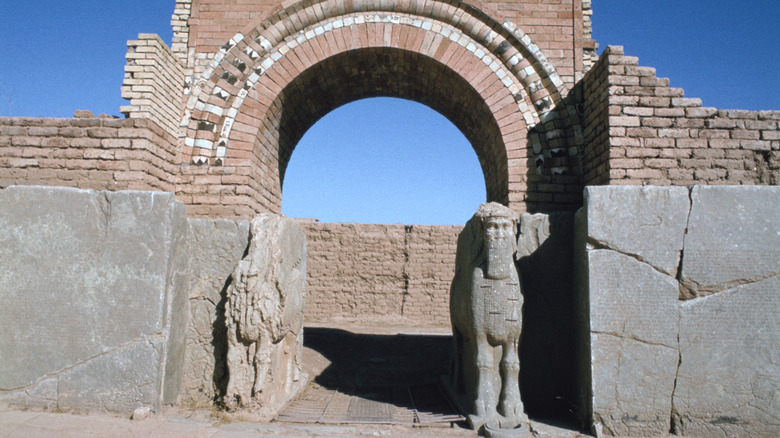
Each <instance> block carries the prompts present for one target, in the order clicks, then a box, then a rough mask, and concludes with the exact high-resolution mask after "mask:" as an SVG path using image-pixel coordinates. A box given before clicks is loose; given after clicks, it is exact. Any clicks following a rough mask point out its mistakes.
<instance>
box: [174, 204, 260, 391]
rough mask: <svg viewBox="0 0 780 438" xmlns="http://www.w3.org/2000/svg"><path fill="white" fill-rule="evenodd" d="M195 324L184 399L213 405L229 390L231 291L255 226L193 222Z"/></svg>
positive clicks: (189, 340)
mask: <svg viewBox="0 0 780 438" xmlns="http://www.w3.org/2000/svg"><path fill="white" fill-rule="evenodd" d="M189 224H190V238H189V240H190V241H189V248H190V260H189V267H190V271H191V276H190V280H191V281H190V296H189V301H190V323H189V326H188V328H187V352H186V360H185V365H184V380H183V382H182V384H183V394H182V400H183V402H184V403H185V404H187V405H191V406H208V405H211V404H213V402H214V400H215V397H217V396H219V395H220V394H219V392H220V391H222V392H224V390H225V388H226V387H227V377H228V375H227V369H226V368H225V361H226V358H225V357H226V355H227V328H226V327H225V302H226V300H227V296H226V290H227V287H228V285H229V284H230V275H231V274H232V273H233V270H234V269H235V268H236V266H238V262H240V261H241V258H242V257H243V256H244V253H245V252H246V249H247V246H249V222H248V221H245V220H243V221H233V220H228V219H189Z"/></svg>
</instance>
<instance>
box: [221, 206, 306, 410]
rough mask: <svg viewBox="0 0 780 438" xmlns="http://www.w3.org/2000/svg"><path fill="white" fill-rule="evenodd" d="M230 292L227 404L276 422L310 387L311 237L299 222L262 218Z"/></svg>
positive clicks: (252, 232)
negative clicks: (306, 352)
mask: <svg viewBox="0 0 780 438" xmlns="http://www.w3.org/2000/svg"><path fill="white" fill-rule="evenodd" d="M250 236H251V241H250V244H249V250H248V253H247V255H246V256H245V257H244V259H243V260H242V261H241V262H239V265H238V267H237V268H236V270H235V271H234V272H233V283H232V284H231V285H230V286H229V287H228V291H227V306H226V308H225V323H226V325H227V331H228V353H227V365H228V372H229V381H228V386H227V391H226V393H225V395H224V398H223V402H224V404H225V406H226V407H227V408H228V409H229V410H235V409H237V408H240V407H243V408H249V409H250V410H252V411H254V412H256V413H258V414H260V415H261V416H262V417H269V418H270V417H272V416H273V415H275V413H276V412H277V411H278V410H279V409H281V408H282V407H283V406H284V404H285V403H286V402H287V401H289V399H291V398H292V397H293V396H295V394H296V393H297V392H298V391H299V390H300V389H302V388H303V387H304V386H305V384H306V376H305V375H304V374H303V371H302V368H301V366H302V362H301V354H302V346H303V308H304V301H305V284H306V236H305V234H304V232H303V229H302V228H301V226H300V225H298V224H297V223H296V222H295V221H294V220H292V219H289V218H286V217H283V216H277V215H271V214H262V215H259V216H257V217H255V218H254V219H253V220H252V223H251V225H250Z"/></svg>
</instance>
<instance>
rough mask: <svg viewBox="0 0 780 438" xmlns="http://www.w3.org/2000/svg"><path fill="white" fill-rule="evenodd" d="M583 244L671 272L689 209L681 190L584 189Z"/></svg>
mask: <svg viewBox="0 0 780 438" xmlns="http://www.w3.org/2000/svg"><path fill="white" fill-rule="evenodd" d="M585 206H586V208H587V214H588V224H587V226H588V231H587V236H588V242H589V243H590V244H592V245H594V246H597V247H603V248H608V249H613V250H615V251H618V252H621V253H623V254H626V255H631V256H632V257H636V258H637V259H639V260H642V261H644V262H646V263H648V264H650V265H651V266H653V267H654V268H656V269H658V270H660V271H662V272H664V273H667V274H670V275H676V274H677V267H678V266H679V262H680V251H681V250H682V247H683V236H684V234H685V227H686V223H687V220H688V212H689V210H690V201H689V199H688V189H687V188H685V187H652V186H645V187H639V186H603V187H586V188H585Z"/></svg>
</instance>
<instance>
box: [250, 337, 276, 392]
mask: <svg viewBox="0 0 780 438" xmlns="http://www.w3.org/2000/svg"><path fill="white" fill-rule="evenodd" d="M271 347H272V346H271V333H268V332H267V331H265V330H263V331H262V333H261V334H260V339H258V341H257V349H256V350H255V358H254V368H255V380H254V385H252V395H253V396H254V397H259V396H260V394H261V393H262V392H263V389H265V381H266V378H267V377H268V369H269V368H270V367H271Z"/></svg>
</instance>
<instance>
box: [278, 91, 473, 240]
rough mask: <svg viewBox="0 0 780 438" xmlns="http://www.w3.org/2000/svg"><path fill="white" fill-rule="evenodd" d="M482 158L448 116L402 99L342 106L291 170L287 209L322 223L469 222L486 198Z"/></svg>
mask: <svg viewBox="0 0 780 438" xmlns="http://www.w3.org/2000/svg"><path fill="white" fill-rule="evenodd" d="M485 199H486V193H485V183H484V177H483V176H482V171H481V169H480V165H479V160H478V159H477V156H476V154H475V153H474V150H473V148H472V147H471V144H470V143H469V141H468V139H466V137H465V136H464V135H463V134H462V133H461V132H460V131H459V130H458V129H457V127H455V125H453V124H452V123H451V122H450V121H449V120H447V119H446V118H445V117H444V116H442V115H441V114H439V113H437V112H436V111H434V110H432V109H430V108H428V107H427V106H425V105H422V104H419V103H416V102H412V101H409V100H404V99H398V98H371V99H363V100H359V101H356V102H352V103H349V104H347V105H344V106H341V107H339V108H337V109H335V110H333V111H332V112H330V113H328V114H327V115H326V116H325V117H323V118H322V119H320V120H319V121H318V122H317V123H316V124H315V125H314V126H312V127H311V128H310V129H309V130H308V131H307V132H306V134H305V135H304V136H303V138H301V140H300V142H299V143H298V145H297V146H296V148H295V153H294V154H293V155H292V158H291V160H290V163H289V165H288V167H287V171H286V173H285V183H284V185H283V195H282V213H283V214H285V215H287V216H290V217H305V218H317V219H319V220H320V221H322V222H342V223H370V224H406V225H411V224H420V225H422V224H424V225H450V224H453V225H462V224H463V223H465V222H466V221H467V220H468V219H469V217H471V215H472V214H473V213H474V211H476V208H477V207H478V206H479V204H481V203H482V202H485Z"/></svg>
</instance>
